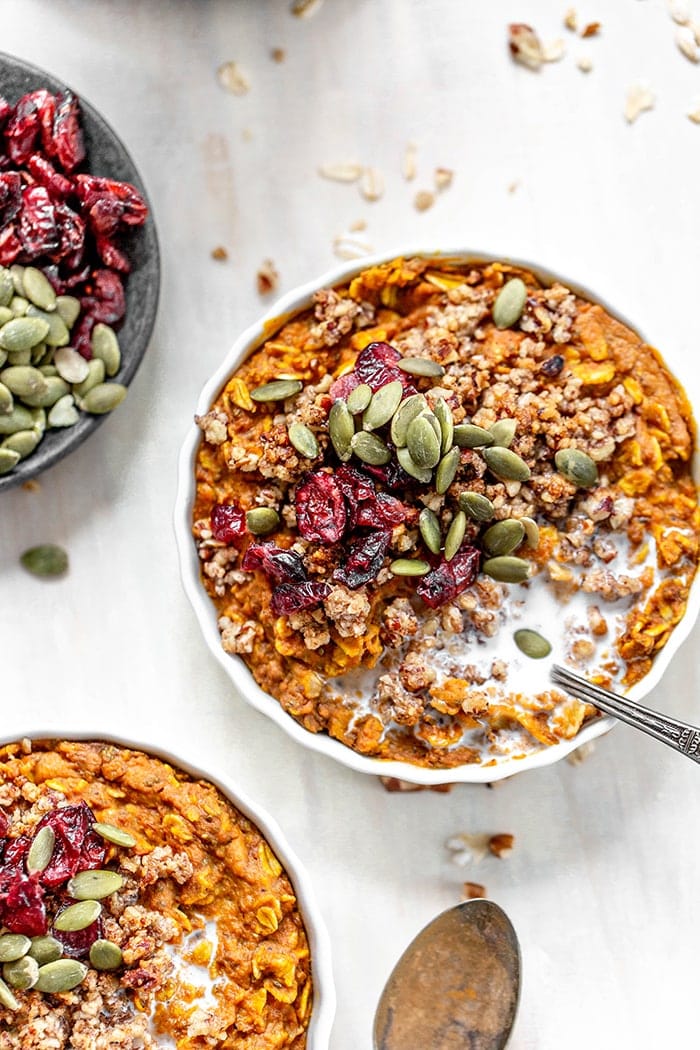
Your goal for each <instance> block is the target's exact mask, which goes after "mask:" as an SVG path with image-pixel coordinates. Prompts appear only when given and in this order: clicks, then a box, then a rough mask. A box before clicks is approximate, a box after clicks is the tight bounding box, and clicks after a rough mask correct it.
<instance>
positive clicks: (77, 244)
mask: <svg viewBox="0 0 700 1050" xmlns="http://www.w3.org/2000/svg"><path fill="white" fill-rule="evenodd" d="M55 212H56V224H57V226H58V236H59V244H58V248H57V249H56V251H55V252H53V253H52V256H51V257H52V259H54V261H56V262H58V261H59V260H61V261H62V263H63V265H64V266H67V267H68V268H69V269H70V270H77V268H78V267H79V266H80V264H81V262H82V261H83V251H84V248H85V223H84V222H83V220H82V219H81V218H80V216H79V215H77V214H76V213H75V212H74V211H73V209H72V208H69V207H68V205H67V204H64V203H62V202H59V203H58V204H57V205H56V207H55Z"/></svg>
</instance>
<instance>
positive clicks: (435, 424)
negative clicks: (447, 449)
mask: <svg viewBox="0 0 700 1050" xmlns="http://www.w3.org/2000/svg"><path fill="white" fill-rule="evenodd" d="M421 417H422V418H423V419H427V420H428V422H429V423H430V425H431V427H432V428H433V430H434V431H435V437H436V438H437V439H438V443H439V445H440V448H442V427H441V426H440V421H439V420H438V417H437V416H436V415H435V413H434V412H433V411H432V410H431V409H430V408H425V409H424V410H423V412H421Z"/></svg>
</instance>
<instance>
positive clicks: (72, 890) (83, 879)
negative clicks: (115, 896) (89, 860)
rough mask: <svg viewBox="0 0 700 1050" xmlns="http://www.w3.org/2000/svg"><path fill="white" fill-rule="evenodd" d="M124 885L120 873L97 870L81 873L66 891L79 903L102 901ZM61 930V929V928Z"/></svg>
mask: <svg viewBox="0 0 700 1050" xmlns="http://www.w3.org/2000/svg"><path fill="white" fill-rule="evenodd" d="M123 885H124V879H123V877H122V876H121V875H120V874H119V872H118V871H111V870H109V869H108V868H95V869H91V870H88V871H79V872H78V874H77V875H74V876H73V878H72V879H70V880H69V882H68V885H67V886H66V889H67V890H68V893H69V895H70V896H71V897H73V898H74V899H75V900H77V901H85V902H87V903H89V902H91V901H101V900H102V899H103V898H104V897H109V896H110V895H111V894H112V893H116V892H117V890H120V889H121V888H122V886H123ZM59 929H60V927H59Z"/></svg>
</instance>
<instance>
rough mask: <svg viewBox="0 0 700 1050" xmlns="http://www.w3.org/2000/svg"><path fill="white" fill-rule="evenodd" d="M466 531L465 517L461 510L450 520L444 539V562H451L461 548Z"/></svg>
mask: <svg viewBox="0 0 700 1050" xmlns="http://www.w3.org/2000/svg"><path fill="white" fill-rule="evenodd" d="M466 529H467V515H466V514H465V513H464V511H463V510H458V511H457V513H456V514H455V516H454V518H453V519H452V524H451V525H450V527H449V529H448V530H447V536H446V537H445V561H452V559H453V558H454V556H455V554H456V553H457V551H458V550H459V548H460V547H461V546H462V540H463V539H464V533H465V532H466Z"/></svg>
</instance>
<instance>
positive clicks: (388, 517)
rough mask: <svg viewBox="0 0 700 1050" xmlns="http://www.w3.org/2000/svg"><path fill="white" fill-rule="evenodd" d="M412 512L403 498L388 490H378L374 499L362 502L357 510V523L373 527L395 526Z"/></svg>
mask: <svg viewBox="0 0 700 1050" xmlns="http://www.w3.org/2000/svg"><path fill="white" fill-rule="evenodd" d="M410 513H411V511H410V508H409V507H406V506H404V504H403V503H402V502H401V500H399V499H396V497H395V496H390V495H389V494H388V493H386V492H378V493H377V495H376V496H375V498H374V501H372V502H367V503H362V504H360V506H359V508H358V511H357V524H358V525H363V526H366V527H367V528H372V526H377V525H387V526H389V528H393V527H394V525H400V524H401V523H402V522H403V521H405V520H406V518H407V517H408V516H409V514H410Z"/></svg>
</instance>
